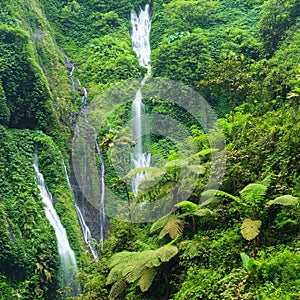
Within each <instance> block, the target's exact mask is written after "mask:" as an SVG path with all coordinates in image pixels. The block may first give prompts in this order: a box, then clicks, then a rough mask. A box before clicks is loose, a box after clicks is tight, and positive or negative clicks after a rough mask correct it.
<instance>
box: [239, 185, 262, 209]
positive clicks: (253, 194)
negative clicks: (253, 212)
mask: <svg viewBox="0 0 300 300" xmlns="http://www.w3.org/2000/svg"><path fill="white" fill-rule="evenodd" d="M267 190H268V188H267V187H266V186H265V185H263V184H261V183H250V184H248V185H246V186H245V187H244V188H243V189H242V190H241V191H240V195H241V197H242V199H243V200H244V201H246V202H247V203H250V204H253V202H256V203H260V202H262V201H263V200H264V198H265V195H266V193H267Z"/></svg>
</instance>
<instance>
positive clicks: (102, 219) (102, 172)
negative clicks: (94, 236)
mask: <svg viewBox="0 0 300 300" xmlns="http://www.w3.org/2000/svg"><path fill="white" fill-rule="evenodd" d="M95 144H96V151H97V155H98V157H99V160H100V184H101V196H100V208H99V213H100V249H101V250H102V249H103V242H104V226H105V221H106V214H105V181H104V175H105V166H104V161H103V157H102V154H101V152H100V148H99V145H98V141H97V140H96V141H95Z"/></svg>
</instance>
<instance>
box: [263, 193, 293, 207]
mask: <svg viewBox="0 0 300 300" xmlns="http://www.w3.org/2000/svg"><path fill="white" fill-rule="evenodd" d="M297 203H299V198H297V197H294V196H292V195H283V196H279V197H277V198H275V199H274V200H271V201H269V202H268V203H267V205H268V206H269V205H274V204H279V205H284V206H292V205H296V204H297Z"/></svg>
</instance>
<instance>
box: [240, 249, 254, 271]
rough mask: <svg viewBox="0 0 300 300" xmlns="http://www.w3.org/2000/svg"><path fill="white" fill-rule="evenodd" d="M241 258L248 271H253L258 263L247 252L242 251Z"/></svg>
mask: <svg viewBox="0 0 300 300" xmlns="http://www.w3.org/2000/svg"><path fill="white" fill-rule="evenodd" d="M240 255H241V259H242V261H243V266H244V268H245V269H246V270H247V271H249V272H250V271H251V270H252V269H253V267H254V266H255V265H256V262H255V260H254V259H253V258H252V257H249V256H248V255H247V254H246V253H244V252H242V253H241V254H240Z"/></svg>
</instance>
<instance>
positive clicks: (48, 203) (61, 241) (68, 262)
mask: <svg viewBox="0 0 300 300" xmlns="http://www.w3.org/2000/svg"><path fill="white" fill-rule="evenodd" d="M33 166H34V170H35V172H36V179H37V184H38V188H39V190H40V195H41V197H42V200H43V203H44V205H45V207H44V209H45V213H46V217H47V219H48V220H49V222H50V224H51V226H52V227H53V228H54V231H55V235H56V239H57V246H58V254H59V257H60V275H61V286H62V288H66V290H68V292H67V293H66V294H65V296H66V297H67V296H76V295H78V294H79V293H80V286H79V283H78V282H77V263H76V259H75V254H74V251H73V250H72V249H71V247H70V245H69V241H68V237H67V233H66V230H65V228H64V227H63V226H62V224H61V222H60V219H59V216H58V214H57V213H56V211H55V209H54V206H53V203H52V195H51V193H50V192H49V190H48V188H47V186H46V182H45V180H44V177H43V174H42V173H40V171H39V167H38V157H37V154H36V153H35V154H34V163H33ZM69 290H70V291H69Z"/></svg>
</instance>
